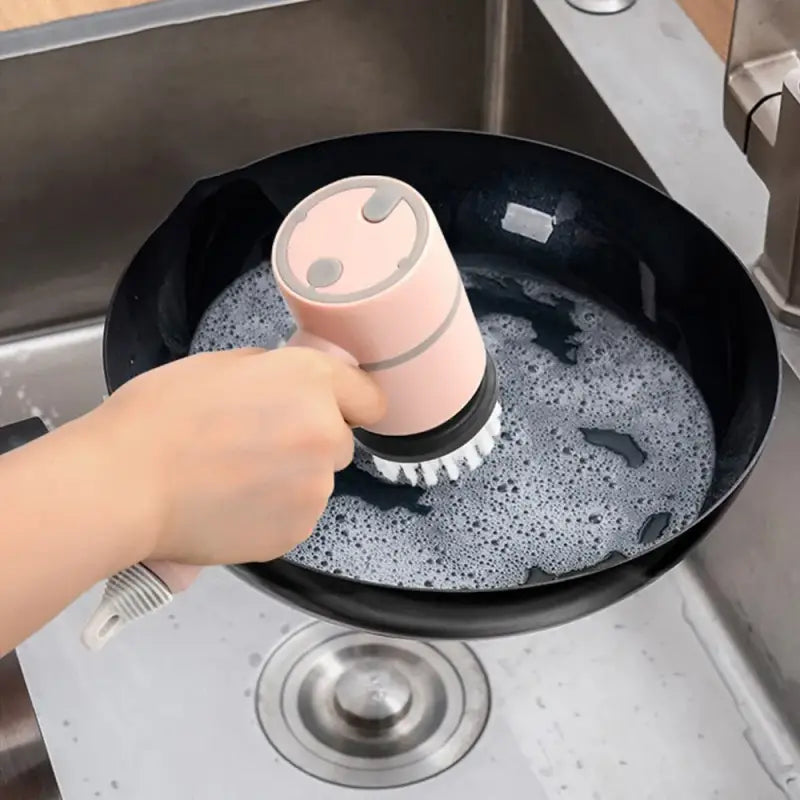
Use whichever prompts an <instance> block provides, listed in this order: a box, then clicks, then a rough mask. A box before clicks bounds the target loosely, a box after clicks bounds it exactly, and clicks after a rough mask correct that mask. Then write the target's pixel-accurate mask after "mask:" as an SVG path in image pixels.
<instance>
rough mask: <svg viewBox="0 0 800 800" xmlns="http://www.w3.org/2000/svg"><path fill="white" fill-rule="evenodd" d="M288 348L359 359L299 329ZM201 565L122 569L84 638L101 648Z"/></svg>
mask: <svg viewBox="0 0 800 800" xmlns="http://www.w3.org/2000/svg"><path fill="white" fill-rule="evenodd" d="M287 346H288V347H309V348H313V349H314V350H319V351H320V352H323V353H328V354H329V355H332V356H335V357H336V358H339V359H341V360H342V361H344V362H345V363H347V364H352V365H353V366H355V365H356V360H355V359H354V358H353V357H352V356H351V355H350V354H349V353H348V352H346V351H345V350H342V349H341V348H340V347H337V346H336V345H335V344H332V343H330V342H328V341H326V340H325V339H321V338H320V337H318V336H314V334H311V333H308V332H306V331H303V330H297V331H295V333H294V334H293V335H292V337H291V338H290V339H289V341H288V342H287ZM200 571H201V568H200V567H196V566H192V565H189V564H176V563H173V562H170V561H146V562H144V563H143V564H134V565H133V566H132V567H128V568H127V569H124V570H122V571H121V572H118V573H117V574H116V575H114V576H112V577H111V578H109V580H108V581H107V582H106V586H105V590H104V592H103V597H102V599H101V601H100V605H99V606H98V607H97V610H96V611H95V612H94V614H93V615H92V617H91V619H90V620H89V622H88V624H87V625H86V627H85V628H84V630H83V634H82V635H81V641H82V642H83V644H84V645H85V646H86V647H88V648H89V649H90V650H95V651H96V650H100V649H101V648H102V647H104V646H105V644H106V643H107V642H108V640H109V639H111V638H112V637H113V636H114V635H116V633H117V632H118V631H119V630H120V628H122V627H123V626H124V625H127V624H128V623H129V622H133V621H134V620H136V619H139V618H140V617H144V616H147V615H149V614H152V613H154V612H155V611H158V610H159V609H161V608H163V607H164V606H166V605H168V604H169V603H171V602H172V598H173V597H174V596H175V595H176V594H177V593H178V592H182V591H184V590H185V589H188V588H189V586H191V585H192V583H194V581H195V580H196V578H197V576H198V575H199V574H200Z"/></svg>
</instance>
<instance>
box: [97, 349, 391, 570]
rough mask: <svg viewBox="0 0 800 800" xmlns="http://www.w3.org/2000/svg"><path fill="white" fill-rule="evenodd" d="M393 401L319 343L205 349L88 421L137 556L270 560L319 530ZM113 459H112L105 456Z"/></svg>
mask: <svg viewBox="0 0 800 800" xmlns="http://www.w3.org/2000/svg"><path fill="white" fill-rule="evenodd" d="M384 411H385V402H384V398H383V396H382V394H381V392H380V390H379V389H378V387H377V386H376V385H375V384H374V383H373V382H372V380H371V379H370V378H369V377H368V376H367V375H366V374H365V373H363V372H360V371H359V370H357V369H354V368H353V367H349V366H346V365H344V364H342V363H340V362H339V361H338V360H336V359H334V358H332V357H330V356H326V355H323V354H321V353H317V352H315V351H313V350H306V349H302V348H295V347H288V348H282V349H281V350H276V351H272V352H263V351H260V350H236V351H226V352H218V353H203V354H198V355H195V356H190V357H188V358H185V359H182V360H180V361H177V362H174V363H172V364H169V365H167V366H164V367H161V368H159V369H156V370H152V371H150V372H147V373H144V374H142V375H140V376H138V377H137V378H135V379H133V380H132V381H130V382H129V383H127V384H125V385H124V386H123V387H122V388H120V389H119V390H118V391H117V392H115V393H114V394H113V395H112V396H111V397H110V398H109V399H108V400H107V401H106V402H105V403H104V404H103V405H102V406H101V407H100V408H98V409H97V410H96V411H94V412H92V413H91V414H89V415H88V416H87V417H85V418H84V419H83V420H82V421H81V422H82V423H83V425H82V427H83V428H84V433H85V434H86V435H88V437H89V439H92V440H94V441H95V442H96V444H97V446H99V447H101V448H103V450H104V451H105V452H106V453H108V454H110V469H111V470H113V471H114V472H115V473H116V476H115V477H116V479H117V480H115V481H112V482H110V483H112V485H117V486H118V487H119V491H120V497H119V501H118V502H119V503H122V504H126V505H127V506H129V507H131V508H134V509H136V514H137V525H135V526H128V528H131V529H136V530H137V532H136V533H135V534H134V535H137V536H140V537H141V541H140V542H137V545H136V546H137V548H138V550H137V551H136V552H138V559H139V560H145V559H160V560H168V561H176V562H180V563H187V564H228V563H241V562H247V561H267V560H270V559H273V558H277V557H278V556H281V555H283V554H284V553H286V552H287V551H289V550H290V549H292V548H293V547H294V546H295V545H297V544H298V543H299V542H301V541H302V540H303V539H305V538H306V537H308V536H309V535H310V534H311V532H312V531H313V528H314V525H315V524H316V522H317V520H318V519H319V516H320V515H321V514H322V512H323V511H324V509H325V506H326V505H327V502H328V499H329V497H330V495H331V492H332V490H333V482H334V472H335V471H337V470H341V469H343V468H344V467H346V466H347V465H348V464H349V463H350V461H351V460H352V457H353V436H352V432H351V427H358V426H362V425H369V424H372V423H375V422H377V421H378V420H379V419H380V418H381V416H382V415H383V413H384ZM106 461H108V459H106Z"/></svg>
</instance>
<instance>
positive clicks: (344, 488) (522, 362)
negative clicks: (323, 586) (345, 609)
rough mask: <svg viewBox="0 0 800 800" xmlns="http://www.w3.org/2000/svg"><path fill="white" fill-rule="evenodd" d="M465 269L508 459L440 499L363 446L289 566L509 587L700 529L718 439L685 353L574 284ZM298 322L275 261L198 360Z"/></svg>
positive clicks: (231, 303) (258, 342)
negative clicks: (495, 382)
mask: <svg viewBox="0 0 800 800" xmlns="http://www.w3.org/2000/svg"><path fill="white" fill-rule="evenodd" d="M478 263H480V262H478ZM483 263H484V264H491V261H490V260H489V259H488V258H487V259H486V260H485V261H483ZM462 274H463V277H464V284H465V286H466V287H467V292H468V295H469V297H470V301H471V303H472V306H473V309H474V311H475V315H476V317H477V319H478V323H479V325H480V328H481V331H482V333H483V337H484V341H485V343H486V347H487V350H488V352H489V353H490V354H491V356H492V358H493V359H494V361H495V364H496V366H497V370H498V379H499V385H500V392H501V402H502V405H503V434H502V436H501V439H500V441H499V442H498V443H497V445H496V447H495V449H494V451H493V452H492V454H491V455H490V456H489V458H488V459H487V460H486V462H485V463H484V465H483V466H482V467H480V468H479V469H478V470H476V471H475V472H473V473H471V474H468V475H466V476H464V477H462V478H461V479H459V481H457V482H456V483H450V482H447V481H445V482H441V483H439V484H438V485H437V486H435V487H433V488H431V489H422V488H416V487H412V486H409V485H398V484H391V483H388V482H386V481H385V480H384V479H383V478H381V477H380V475H379V474H378V472H377V471H376V469H375V467H374V466H373V464H372V460H371V457H370V456H369V455H368V454H366V453H364V452H363V451H359V452H357V453H356V458H355V461H354V463H353V465H351V466H350V467H349V468H348V469H347V470H345V471H343V472H341V473H339V474H338V476H337V480H336V489H335V491H334V495H333V497H332V499H331V502H330V504H329V506H328V509H327V511H326V512H325V514H324V515H323V517H322V519H321V520H320V522H319V524H318V526H317V529H316V531H315V532H314V534H313V535H312V536H311V537H310V538H309V539H308V540H307V541H306V542H304V543H303V544H301V545H300V546H298V547H297V548H295V549H294V550H293V551H292V552H291V553H289V554H288V555H287V556H286V558H287V559H289V560H290V561H292V562H294V563H297V564H301V565H303V566H307V567H310V568H314V569H317V570H321V571H323V572H328V573H332V574H335V575H341V576H343V577H350V578H354V579H356V580H362V581H368V582H373V583H378V584H384V585H391V586H404V587H416V588H434V589H447V590H453V589H461V590H465V589H472V590H475V589H497V588H507V587H513V586H518V585H522V584H525V583H533V582H540V581H546V580H552V579H553V577H557V576H562V575H565V574H567V573H572V572H576V571H581V570H586V569H589V568H592V567H595V566H597V565H598V564H600V562H603V561H605V560H607V559H619V558H621V557H632V556H636V555H638V554H640V553H642V552H644V551H646V550H647V549H649V548H650V547H652V546H654V545H655V544H657V543H660V542H663V541H665V540H667V539H669V538H670V537H672V536H674V535H676V534H677V533H679V532H680V531H681V530H683V529H685V528H686V527H687V526H688V525H689V524H691V523H692V522H693V521H694V520H695V518H696V517H697V515H698V513H699V511H700V509H701V507H702V504H703V501H704V499H705V496H706V493H707V491H708V488H709V486H710V483H711V478H712V474H713V465H714V457H715V456H714V438H713V431H712V425H711V419H710V416H709V413H708V410H707V408H706V406H705V403H704V401H703V399H702V397H701V396H700V393H699V391H698V390H697V388H696V387H695V385H694V383H693V382H692V380H691V378H690V377H689V376H688V374H687V373H686V372H685V371H684V370H683V369H682V367H681V366H680V365H679V364H678V363H677V361H676V360H675V359H674V358H673V357H672V355H670V354H669V353H668V352H666V351H665V350H663V349H662V348H660V347H659V346H658V345H657V344H655V343H654V342H653V341H651V340H650V339H648V338H647V337H646V336H644V335H643V334H642V333H640V332H639V331H638V330H637V329H636V328H635V327H634V326H632V325H630V324H629V323H626V322H624V321H623V320H621V319H620V318H619V317H617V316H616V315H614V314H613V313H611V312H610V311H609V310H608V309H606V308H605V307H603V306H602V305H599V304H597V303H595V302H594V301H592V300H589V299H587V298H585V297H582V296H580V295H578V294H576V293H574V292H572V291H568V290H566V289H564V288H563V287H561V286H557V285H555V284H552V283H548V282H545V281H541V280H538V279H535V278H533V277H530V275H528V274H525V273H523V272H521V271H516V272H513V273H512V272H506V271H502V270H498V269H490V268H485V267H482V266H470V267H464V265H463V264H462ZM292 327H293V326H292V320H291V317H290V316H289V313H288V311H287V309H286V307H285V305H284V302H283V299H282V298H281V296H280V294H279V293H278V290H277V288H276V286H275V283H274V281H273V279H272V276H271V274H270V271H269V269H268V268H267V267H266V266H261V267H259V268H256V269H254V270H252V271H250V272H248V273H246V274H245V275H243V276H242V277H241V278H239V279H238V281H236V282H235V283H234V284H232V285H231V286H230V287H228V288H227V289H226V290H225V291H224V292H223V293H222V294H221V295H220V296H219V297H218V298H217V299H216V300H215V301H214V303H213V304H212V305H211V307H210V308H209V309H208V311H207V312H206V315H205V317H204V318H203V320H202V321H201V322H200V325H199V326H198V329H197V331H196V333H195V338H194V341H193V343H192V352H199V351H207V350H222V349H230V348H234V347H252V346H256V347H263V348H268V349H269V348H274V347H277V346H279V345H280V344H281V342H282V341H283V340H284V339H285V338H286V336H287V335H288V333H290V332H291V330H292Z"/></svg>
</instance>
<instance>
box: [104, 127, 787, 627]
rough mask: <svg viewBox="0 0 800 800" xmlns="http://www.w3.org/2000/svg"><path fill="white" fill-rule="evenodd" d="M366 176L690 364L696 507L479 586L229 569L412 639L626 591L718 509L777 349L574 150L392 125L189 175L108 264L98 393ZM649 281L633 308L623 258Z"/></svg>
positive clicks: (719, 274) (176, 339) (713, 248)
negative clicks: (521, 229) (284, 236)
mask: <svg viewBox="0 0 800 800" xmlns="http://www.w3.org/2000/svg"><path fill="white" fill-rule="evenodd" d="M356 174H384V175H390V176H394V177H397V178H400V179H402V180H405V181H407V182H408V183H410V184H412V185H413V186H414V187H416V188H417V189H418V190H419V191H420V192H421V193H422V194H423V195H424V196H425V197H426V198H427V200H428V201H429V203H430V204H431V206H432V207H433V209H434V211H435V213H436V214H437V217H438V218H439V221H440V223H441V226H442V229H443V231H444V234H445V236H446V237H447V239H448V242H449V244H450V246H451V248H452V250H453V252H454V254H456V257H457V259H458V256H459V255H460V254H470V253H490V254H494V255H496V256H497V257H498V258H500V257H503V258H512V259H514V260H515V261H516V262H517V263H520V262H521V263H525V264H527V265H529V266H530V269H531V271H535V272H537V273H539V274H543V275H545V276H549V277H550V278H552V279H554V280H555V281H556V282H558V283H560V284H562V285H564V286H566V287H568V288H571V289H574V290H577V291H580V292H582V293H583V294H586V295H589V296H590V297H592V298H594V299H596V300H598V301H600V302H602V303H604V304H605V305H607V306H609V307H610V308H612V309H614V310H615V311H616V312H617V313H618V314H620V315H621V316H623V317H624V318H625V319H627V320H628V321H632V322H634V323H635V324H636V325H637V326H639V327H640V328H641V329H642V330H643V331H644V332H645V333H646V334H647V335H649V336H650V337H652V338H654V339H655V340H656V341H658V342H659V343H660V344H661V345H662V346H664V347H665V348H666V349H668V350H669V351H670V352H671V353H673V354H674V355H675V357H676V358H677V359H678V360H679V362H680V363H681V364H682V365H683V367H684V368H685V369H686V370H687V371H688V373H689V374H690V375H691V376H692V378H693V379H694V381H695V383H696V384H697V386H698V388H699V389H700V391H701V392H702V394H703V397H704V399H705V402H706V404H707V406H708V408H709V411H710V413H711V417H712V421H713V427H714V435H715V439H716V450H717V458H716V465H715V470H714V476H713V479H712V483H711V488H710V490H709V492H708V495H707V498H706V500H705V504H704V507H703V510H702V512H701V514H700V516H699V518H698V519H697V520H696V521H695V522H694V523H693V524H692V525H690V526H689V527H688V528H686V529H685V530H684V531H682V532H681V533H680V534H678V535H677V536H675V537H673V538H670V539H669V540H667V541H664V542H663V543H661V544H656V546H654V547H653V548H652V549H651V550H649V551H647V552H645V553H644V554H643V555H640V556H638V557H636V558H633V559H626V558H625V557H623V556H621V555H619V554H612V555H610V556H609V557H608V558H606V559H605V560H604V561H601V562H600V563H599V564H597V565H596V566H594V567H592V568H591V569H589V570H586V571H584V572H581V573H577V574H570V575H567V576H562V577H560V578H558V579H555V578H552V576H546V575H542V574H532V575H531V578H530V582H529V583H527V584H526V585H522V586H518V587H514V588H509V589H503V590H491V591H434V590H422V589H403V588H395V587H387V586H378V585H374V584H367V583H361V582H358V581H355V580H351V579H347V578H343V577H338V576H335V575H331V574H324V573H322V572H318V571H316V570H312V569H307V568H304V567H301V566H298V565H296V564H293V563H291V562H289V561H287V560H285V559H279V560H277V561H273V562H270V563H265V564H246V565H241V566H237V567H235V568H234V569H235V571H236V572H237V574H239V575H241V576H242V577H243V578H244V579H246V580H248V581H249V582H251V583H252V584H254V585H255V586H257V587H258V588H260V589H262V590H264V591H266V592H268V593H270V594H273V595H276V596H278V597H280V598H283V599H284V600H287V601H288V602H290V603H293V604H294V605H297V606H299V607H300V608H302V609H304V610H306V611H308V612H310V613H312V614H314V615H317V616H320V617H326V618H329V619H332V620H335V621H337V622H341V623H344V624H348V625H353V626H357V627H363V628H368V629H372V630H375V631H379V632H385V633H388V634H394V635H407V636H413V637H417V638H459V639H470V638H476V637H486V636H497V635H507V634H513V633H519V632H523V631H532V630H536V629H540V628H545V627H549V626H552V625H557V624H560V623H564V622H568V621H570V620H573V619H575V618H577V617H580V616H582V615H584V614H587V613H590V612H592V611H595V610H597V609H599V608H602V607H603V606H606V605H608V604H610V603H612V602H614V601H616V600H619V599H620V598H622V597H625V596H626V595H628V594H630V593H631V592H633V591H635V590H637V589H639V588H641V587H642V586H644V585H645V584H647V583H648V582H649V581H651V580H653V579H654V578H656V577H657V576H659V575H660V574H662V573H663V572H664V571H666V570H667V569H669V568H670V567H672V566H673V565H675V564H676V563H677V562H678V561H680V560H681V559H682V558H683V557H684V556H685V555H686V553H687V552H688V551H689V550H690V549H691V548H692V547H694V545H696V544H697V542H698V541H700V539H701V538H702V537H703V536H704V535H705V534H706V533H707V532H708V531H709V530H710V529H711V527H712V526H713V525H714V524H715V523H716V521H717V520H718V519H719V518H720V516H721V514H722V513H723V512H724V511H725V510H726V509H727V508H728V507H729V506H730V504H731V502H732V501H733V498H734V497H735V496H736V494H737V492H738V490H739V488H740V487H741V485H742V483H743V482H744V480H745V479H746V478H747V476H748V474H749V472H750V470H751V468H752V467H753V465H754V464H755V462H756V460H757V459H758V456H759V454H760V452H761V449H762V447H763V444H764V441H765V437H766V435H767V432H768V430H769V428H770V423H771V420H772V418H773V416H774V413H775V408H776V403H777V398H778V392H779V383H780V361H779V356H778V350H777V345H776V341H775V336H774V333H773V328H772V324H771V321H770V317H769V315H768V313H767V311H766V309H765V307H764V305H763V304H762V302H761V300H760V298H759V295H758V293H757V291H756V289H755V288H754V285H753V284H752V282H751V281H750V279H749V277H748V275H747V273H746V272H745V270H744V268H743V267H742V266H741V264H740V263H739V262H738V261H737V259H736V258H735V256H734V255H733V254H732V253H731V252H730V250H729V249H728V248H727V247H726V246H725V245H724V244H723V243H722V242H721V241H720V240H719V239H718V238H717V237H716V236H715V235H714V234H713V233H712V232H711V231H710V230H709V229H708V228H706V227H705V226H704V225H703V224H702V223H701V222H699V221H698V220H697V219H696V218H695V217H693V216H692V215H691V214H689V213H688V212H687V211H686V210H684V209H683V208H681V207H680V206H679V205H677V204H676V203H675V202H673V201H672V200H671V199H670V198H668V197H667V196H665V195H664V194H662V193H660V192H659V191H657V190H655V189H653V188H652V187H650V186H648V185H646V184H645V183H642V182H640V181H639V180H637V179H635V178H633V177H631V176H629V175H626V174H624V173H622V172H619V171H617V170H615V169H612V168H610V167H608V166H605V165H603V164H601V163H598V162H596V161H592V160H590V159H588V158H585V157H582V156H579V155H576V154H574V153H570V152H567V151H564V150H559V149H557V148H554V147H550V146H546V145H542V144H537V143H534V142H529V141H523V140H519V139H511V138H506V137H501V136H494V135H488V134H479V133H465V132H451V131H408V132H395V133H381V134H368V135H361V136H353V137H348V138H343V139H336V140H333V141H324V142H319V143H316V144H311V145H308V146H305V147H301V148H297V149H294V150H290V151H287V152H284V153H280V154H278V155H274V156H271V157H269V158H266V159H264V160H263V161H260V162H258V163H256V164H253V165H251V166H249V167H245V168H243V169H241V170H237V171H235V172H231V173H228V174H225V175H222V176H218V177H215V178H210V179H208V180H203V181H201V182H200V183H198V184H197V185H196V186H195V187H194V188H193V189H192V190H191V191H190V192H189V194H188V195H187V196H186V197H185V198H184V199H183V201H182V202H181V203H180V204H179V205H178V207H177V208H176V209H175V211H174V212H173V213H172V214H171V215H170V216H169V218H168V219H167V220H166V221H165V222H164V224H163V225H162V226H161V227H160V228H159V229H158V230H157V231H156V232H155V233H154V234H153V235H152V236H151V237H150V239H149V240H148V241H147V243H146V244H145V245H144V246H143V247H142V249H141V251H140V252H139V253H138V254H137V256H136V258H135V259H134V260H133V262H132V264H131V265H130V267H129V268H128V270H127V271H126V273H125V274H124V276H123V277H122V279H121V281H120V283H119V286H118V288H117V291H116V293H115V295H114V298H113V301H112V303H111V307H110V310H109V313H108V319H107V325H106V335H105V348H104V361H105V371H106V379H107V383H108V387H109V390H110V391H112V392H113V391H114V390H116V389H117V388H119V387H120V386H121V385H122V384H123V383H125V381H127V380H129V379H130V378H132V377H134V376H135V375H137V374H139V373H141V372H144V371H145V370H148V369H152V368H153V367H157V366H159V365H161V364H164V363H166V362H168V361H171V360H174V359H176V358H181V357H183V356H185V355H186V354H187V353H188V350H189V346H190V343H191V340H192V335H193V332H194V331H195V328H196V326H197V324H198V322H199V320H200V319H201V317H202V315H203V313H204V312H205V310H206V309H207V307H208V306H209V304H210V303H211V302H212V301H213V300H214V298H216V297H217V295H218V294H219V293H220V292H221V291H222V290H223V289H224V288H225V287H226V286H228V285H229V284H230V283H231V282H232V281H233V280H235V279H236V278H237V277H238V276H239V275H240V274H242V273H243V272H245V271H247V270H249V269H251V268H252V267H254V266H256V265H257V264H259V263H260V262H261V261H262V260H263V259H264V258H265V257H268V256H269V250H270V245H271V242H272V238H273V236H274V234H275V231H276V229H277V227H278V225H279V223H280V221H281V219H282V216H283V215H284V214H285V213H287V212H288V211H289V210H290V209H291V208H292V207H293V206H294V205H295V204H296V203H297V202H298V201H299V200H301V199H302V198H303V197H304V196H306V195H308V194H309V193H311V192H312V191H314V190H315V189H317V188H319V187H320V186H322V185H324V184H327V183H329V182H331V181H333V180H336V179H339V178H342V177H346V176H349V175H356ZM566 195H569V196H570V197H571V198H573V200H577V202H575V203H573V207H574V208H577V209H578V210H577V214H576V215H575V216H574V218H572V219H570V220H568V221H567V222H565V223H564V224H561V225H559V226H558V229H557V234H556V235H553V236H552V237H551V238H550V239H548V240H547V242H546V243H545V244H542V243H541V242H537V241H533V240H531V239H528V238H525V237H522V236H515V235H512V234H509V233H508V232H506V231H504V230H503V229H502V227H501V226H500V224H499V220H500V219H501V218H502V216H503V214H504V213H505V210H506V208H507V205H508V204H509V203H510V202H515V203H522V204H528V205H531V206H534V207H535V208H537V209H540V210H544V211H545V212H548V213H555V212H556V207H557V205H558V203H559V201H560V199H561V198H563V197H564V196H566ZM642 262H646V264H647V265H648V267H649V269H650V271H651V273H652V276H653V281H652V282H651V283H652V284H653V285H651V286H650V289H649V292H648V300H647V303H646V304H647V306H648V308H647V309H644V308H643V300H642V298H643V291H642V275H641V270H640V264H641V263H642Z"/></svg>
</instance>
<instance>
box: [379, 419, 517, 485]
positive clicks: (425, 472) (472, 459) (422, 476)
mask: <svg viewBox="0 0 800 800" xmlns="http://www.w3.org/2000/svg"><path fill="white" fill-rule="evenodd" d="M502 416H503V409H502V408H501V406H500V403H496V404H495V407H494V409H493V410H492V413H491V415H490V416H489V419H488V420H487V421H486V424H485V425H484V426H483V427H482V428H481V429H480V431H478V433H477V434H475V436H473V437H472V439H470V440H469V441H468V442H467V443H466V444H463V445H461V447H459V448H458V449H457V450H454V451H453V452H452V453H448V454H447V455H446V456H442V457H440V458H434V459H432V460H431V461H416V462H405V463H399V462H397V461H388V460H387V459H385V458H379V457H378V456H373V457H372V460H373V461H374V463H375V467H376V468H377V470H378V472H380V474H381V475H382V476H383V477H384V478H386V480H387V481H390V482H391V483H410V484H411V485H412V486H426V487H431V486H436V484H437V483H439V476H440V475H442V474H444V475H445V476H446V477H447V478H449V479H450V480H451V481H457V480H458V479H459V478H460V477H461V476H462V475H463V474H464V471H465V470H467V471H468V472H472V471H473V470H476V469H477V468H478V467H479V466H481V464H483V461H484V459H485V458H486V457H487V456H488V455H489V454H490V453H491V452H492V450H493V449H494V446H495V443H496V442H497V440H498V439H499V438H500V433H501V432H502Z"/></svg>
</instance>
